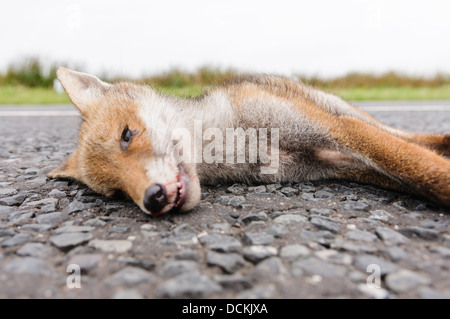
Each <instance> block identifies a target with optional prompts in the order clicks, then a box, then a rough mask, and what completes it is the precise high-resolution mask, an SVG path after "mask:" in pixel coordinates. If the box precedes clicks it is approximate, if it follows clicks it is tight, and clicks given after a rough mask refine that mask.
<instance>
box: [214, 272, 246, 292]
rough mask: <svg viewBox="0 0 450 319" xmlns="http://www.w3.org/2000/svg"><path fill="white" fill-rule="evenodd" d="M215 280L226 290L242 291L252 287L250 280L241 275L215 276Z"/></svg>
mask: <svg viewBox="0 0 450 319" xmlns="http://www.w3.org/2000/svg"><path fill="white" fill-rule="evenodd" d="M213 279H214V281H215V282H217V283H218V284H219V285H221V286H222V287H223V288H225V289H230V290H233V291H242V290H244V289H248V288H250V287H251V286H252V284H251V282H250V280H249V279H247V278H246V277H244V276H242V275H240V274H231V275H214V276H213Z"/></svg>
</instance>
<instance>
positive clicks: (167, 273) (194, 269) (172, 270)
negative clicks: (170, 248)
mask: <svg viewBox="0 0 450 319" xmlns="http://www.w3.org/2000/svg"><path fill="white" fill-rule="evenodd" d="M200 272H201V271H200V264H199V263H198V262H196V261H192V260H169V261H166V262H165V263H164V265H163V267H162V269H161V270H160V272H159V273H160V274H161V276H163V277H166V278H172V277H175V276H178V275H181V274H184V273H194V274H199V273H200Z"/></svg>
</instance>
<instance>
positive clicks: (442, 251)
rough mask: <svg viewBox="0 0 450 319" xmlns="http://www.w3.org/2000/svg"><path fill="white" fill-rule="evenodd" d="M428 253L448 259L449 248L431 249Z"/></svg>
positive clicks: (449, 254) (449, 255)
mask: <svg viewBox="0 0 450 319" xmlns="http://www.w3.org/2000/svg"><path fill="white" fill-rule="evenodd" d="M430 251H431V252H432V253H437V254H439V255H441V257H443V258H450V248H447V247H431V248H430Z"/></svg>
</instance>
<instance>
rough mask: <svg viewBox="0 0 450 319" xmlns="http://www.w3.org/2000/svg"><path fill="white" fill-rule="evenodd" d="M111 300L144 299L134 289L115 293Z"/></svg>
mask: <svg viewBox="0 0 450 319" xmlns="http://www.w3.org/2000/svg"><path fill="white" fill-rule="evenodd" d="M112 299H125V300H126V299H144V297H142V295H141V294H140V293H139V291H137V290H136V289H122V290H119V291H117V292H116V293H115V294H114V296H113V297H112Z"/></svg>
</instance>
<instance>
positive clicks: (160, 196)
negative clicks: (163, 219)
mask: <svg viewBox="0 0 450 319" xmlns="http://www.w3.org/2000/svg"><path fill="white" fill-rule="evenodd" d="M166 205H167V192H166V189H165V188H164V186H163V185H161V184H153V185H152V186H150V187H149V188H147V190H146V191H145V195H144V207H145V208H147V209H148V210H149V211H150V212H151V213H152V214H153V213H155V214H156V213H159V212H160V211H161V210H162V209H163V208H164V206H166Z"/></svg>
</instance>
